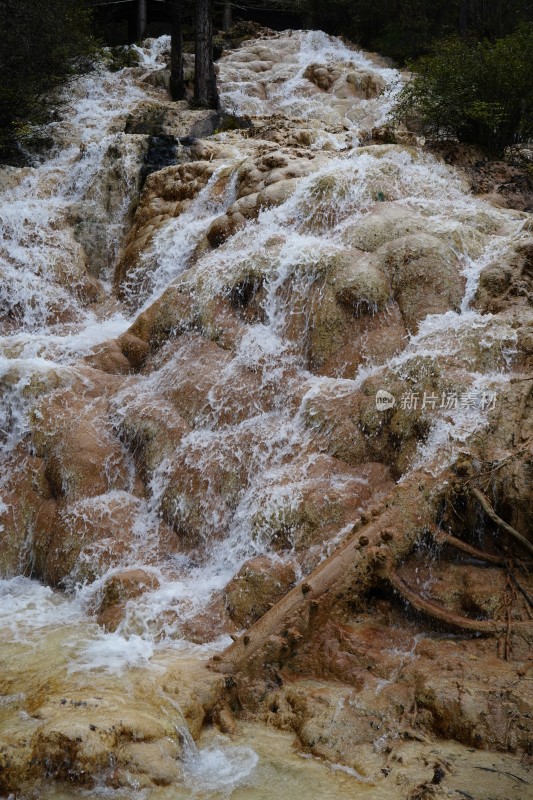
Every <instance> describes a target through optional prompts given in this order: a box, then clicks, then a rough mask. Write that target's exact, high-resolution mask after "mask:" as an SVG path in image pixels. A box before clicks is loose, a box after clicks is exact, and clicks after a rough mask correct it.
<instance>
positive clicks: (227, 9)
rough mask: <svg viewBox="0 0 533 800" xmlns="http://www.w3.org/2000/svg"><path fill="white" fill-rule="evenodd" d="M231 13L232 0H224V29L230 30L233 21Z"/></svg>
mask: <svg viewBox="0 0 533 800" xmlns="http://www.w3.org/2000/svg"><path fill="white" fill-rule="evenodd" d="M231 17H232V14H231V0H224V8H223V10H222V30H223V31H229V29H230V28H231V22H232V19H231Z"/></svg>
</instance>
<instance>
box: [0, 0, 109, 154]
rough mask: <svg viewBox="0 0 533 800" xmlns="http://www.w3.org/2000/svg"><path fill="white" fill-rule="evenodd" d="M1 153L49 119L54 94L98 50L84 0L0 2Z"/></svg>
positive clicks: (19, 0)
mask: <svg viewBox="0 0 533 800" xmlns="http://www.w3.org/2000/svg"><path fill="white" fill-rule="evenodd" d="M0 30H1V31H2V36H1V38H0V155H3V156H4V157H5V155H6V154H8V153H9V152H10V151H12V149H13V148H14V146H15V145H16V144H17V143H19V142H21V141H24V139H26V138H28V137H29V136H30V135H31V134H32V132H33V131H34V127H35V126H36V125H41V124H43V123H44V122H46V121H47V119H48V118H49V109H50V100H51V96H52V94H53V92H54V91H55V90H57V89H58V87H60V86H61V85H63V84H64V83H65V82H66V81H68V80H69V78H71V77H73V76H74V75H76V74H78V73H80V72H83V71H85V70H87V69H88V68H89V67H90V65H91V61H92V59H93V57H94V54H95V44H94V40H93V38H92V35H91V29H90V19H89V12H88V9H87V5H86V4H85V3H84V2H83V0H46V1H45V0H0Z"/></svg>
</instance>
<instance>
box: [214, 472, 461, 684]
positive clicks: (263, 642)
mask: <svg viewBox="0 0 533 800" xmlns="http://www.w3.org/2000/svg"><path fill="white" fill-rule="evenodd" d="M446 478H449V476H448V475H446V476H442V475H441V476H440V477H439V478H434V477H432V476H428V475H427V474H425V473H413V474H412V475H411V476H409V478H407V479H405V480H404V481H403V482H402V483H401V484H399V485H397V486H396V487H395V489H394V490H393V492H392V493H391V494H390V495H389V497H388V498H387V501H386V504H385V506H383V508H382V509H381V510H380V511H378V510H377V509H375V510H374V514H375V516H374V518H373V519H371V520H369V521H368V522H367V523H366V525H364V528H363V529H358V530H357V532H354V533H353V534H352V535H351V536H350V537H349V538H348V539H347V540H345V541H344V542H342V543H341V544H340V545H339V547H337V549H336V550H335V551H334V553H332V555H331V556H329V558H327V559H326V560H325V561H323V562H322V563H321V564H320V565H319V566H318V567H317V568H316V569H315V570H314V571H313V572H312V573H311V574H310V575H309V576H308V577H307V578H305V580H303V581H302V582H301V583H299V584H298V585H297V586H295V587H294V588H293V589H292V590H291V591H290V592H288V593H287V594H286V595H285V596H284V597H283V598H282V599H281V600H280V601H279V602H278V603H276V605H274V606H273V607H272V608H271V609H270V610H269V611H267V612H266V614H264V615H263V616H262V617H261V618H260V619H259V620H258V621H257V622H256V623H254V625H252V626H251V627H250V628H249V629H248V630H247V631H246V633H245V634H244V635H243V636H241V637H240V638H239V639H237V640H236V641H234V642H233V643H232V644H231V645H229V647H227V648H226V649H225V650H224V651H223V652H222V653H221V654H219V655H216V656H214V657H213V659H212V661H211V662H210V666H211V668H213V669H216V670H217V671H220V672H225V673H230V674H231V673H236V672H238V671H239V670H241V669H242V668H243V667H244V666H246V667H247V670H248V671H250V669H251V665H252V661H257V663H258V666H259V665H262V664H264V663H274V662H283V660H284V659H286V658H287V656H288V655H290V653H291V651H292V648H294V646H295V645H297V644H298V642H299V641H301V639H302V638H304V636H305V635H306V634H307V633H308V631H309V630H310V628H311V627H312V625H313V622H314V621H315V620H316V616H317V614H318V613H319V611H320V613H322V612H324V611H325V610H326V609H327V608H328V607H329V606H330V605H333V604H335V603H336V602H337V601H338V600H339V599H340V598H342V597H345V598H350V597H353V596H354V595H360V594H363V593H364V592H366V591H368V589H370V588H371V587H372V586H374V585H376V583H378V582H379V581H381V580H383V578H384V577H386V574H387V571H388V570H389V569H390V568H394V567H395V566H397V565H399V564H400V563H401V562H402V561H403V560H404V559H405V558H406V556H407V555H408V554H409V553H410V552H411V551H412V549H413V548H414V547H415V545H416V544H417V543H418V541H419V540H420V538H421V537H422V536H423V535H425V534H426V533H427V531H428V530H430V529H431V528H432V527H433V526H434V522H435V516H436V509H437V507H438V503H439V500H440V498H441V496H442V494H443V491H444V488H443V487H444V485H445V480H446ZM354 527H356V526H354Z"/></svg>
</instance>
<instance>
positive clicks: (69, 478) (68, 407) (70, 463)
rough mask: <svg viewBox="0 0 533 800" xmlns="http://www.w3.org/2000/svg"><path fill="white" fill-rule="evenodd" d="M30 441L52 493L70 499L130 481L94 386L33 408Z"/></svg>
mask: <svg viewBox="0 0 533 800" xmlns="http://www.w3.org/2000/svg"><path fill="white" fill-rule="evenodd" d="M32 437H33V443H34V446H35V448H36V452H37V454H38V455H39V456H40V457H41V458H44V460H45V462H46V476H47V478H48V481H49V482H50V485H51V487H52V491H53V493H54V496H55V497H58V498H60V497H65V498H67V499H69V500H72V501H76V500H79V499H81V498H84V497H94V496H96V495H101V494H105V493H106V492H107V491H112V490H115V489H124V490H127V489H128V488H129V485H130V480H131V476H130V473H129V466H128V461H127V458H126V454H125V453H124V450H123V448H122V446H121V444H120V442H119V440H118V438H117V437H116V436H115V434H114V431H113V429H112V426H111V423H110V420H109V418H108V402H107V400H106V399H105V398H103V397H95V396H94V388H88V389H87V393H86V394H85V396H84V393H83V392H82V393H80V394H78V393H77V392H73V391H72V390H66V391H63V392H58V393H56V394H54V395H52V396H51V397H50V398H45V400H44V401H43V402H42V403H41V404H40V405H39V406H38V407H37V408H35V409H34V411H33V426H32Z"/></svg>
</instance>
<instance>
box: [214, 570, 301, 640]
mask: <svg viewBox="0 0 533 800" xmlns="http://www.w3.org/2000/svg"><path fill="white" fill-rule="evenodd" d="M295 581H296V570H295V566H294V564H292V563H291V562H290V561H281V560H276V559H274V558H272V557H269V556H257V557H256V558H252V559H250V560H249V561H247V562H246V563H245V564H243V566H242V567H241V569H240V570H239V572H238V573H237V575H235V577H234V578H232V580H231V581H230V582H229V583H228V585H227V586H226V588H225V589H224V601H225V605H226V609H227V611H228V613H229V615H230V617H231V619H232V620H233V621H234V622H235V623H236V624H237V625H239V626H240V627H241V628H247V627H249V626H250V625H252V623H254V622H255V621H256V620H258V619H259V617H262V616H263V614H265V613H266V612H267V611H268V609H269V608H271V607H272V605H274V604H275V603H276V602H277V601H278V600H280V599H281V598H282V597H283V595H285V594H286V593H287V592H288V591H289V589H290V588H291V587H292V586H293V584H294V583H295Z"/></svg>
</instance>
